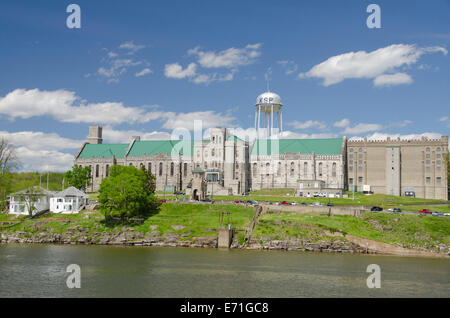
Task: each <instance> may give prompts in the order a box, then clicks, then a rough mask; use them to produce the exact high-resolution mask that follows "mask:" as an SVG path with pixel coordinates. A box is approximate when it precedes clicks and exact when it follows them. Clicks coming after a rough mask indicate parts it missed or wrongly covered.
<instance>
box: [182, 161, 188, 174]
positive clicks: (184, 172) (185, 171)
mask: <svg viewBox="0 0 450 318" xmlns="http://www.w3.org/2000/svg"><path fill="white" fill-rule="evenodd" d="M183 170H184V171H183V175H184V176H185V177H186V176H187V163H186V162H185V163H184V167H183Z"/></svg>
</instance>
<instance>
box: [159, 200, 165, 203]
mask: <svg viewBox="0 0 450 318" xmlns="http://www.w3.org/2000/svg"><path fill="white" fill-rule="evenodd" d="M166 202H167V200H166V199H161V200H159V203H166Z"/></svg>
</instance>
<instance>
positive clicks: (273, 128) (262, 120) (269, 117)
mask: <svg viewBox="0 0 450 318" xmlns="http://www.w3.org/2000/svg"><path fill="white" fill-rule="evenodd" d="M255 106H256V111H255V130H256V136H257V138H261V137H263V138H269V137H271V136H273V135H276V134H277V133H280V132H282V131H283V114H282V113H281V108H282V107H283V104H282V103H281V97H280V96H279V95H278V94H275V93H272V92H265V93H263V94H261V95H259V96H258V98H257V99H256V105H255ZM261 115H262V116H261ZM261 129H263V135H262V136H261V135H260V130H261Z"/></svg>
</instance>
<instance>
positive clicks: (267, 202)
mask: <svg viewBox="0 0 450 318" xmlns="http://www.w3.org/2000/svg"><path fill="white" fill-rule="evenodd" d="M264 204H267V205H271V204H272V201H266V202H264Z"/></svg>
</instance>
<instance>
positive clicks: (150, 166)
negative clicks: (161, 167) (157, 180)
mask: <svg viewBox="0 0 450 318" xmlns="http://www.w3.org/2000/svg"><path fill="white" fill-rule="evenodd" d="M147 167H148V171H150V172H152V163H151V162H149V163H148V165H147Z"/></svg>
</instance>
